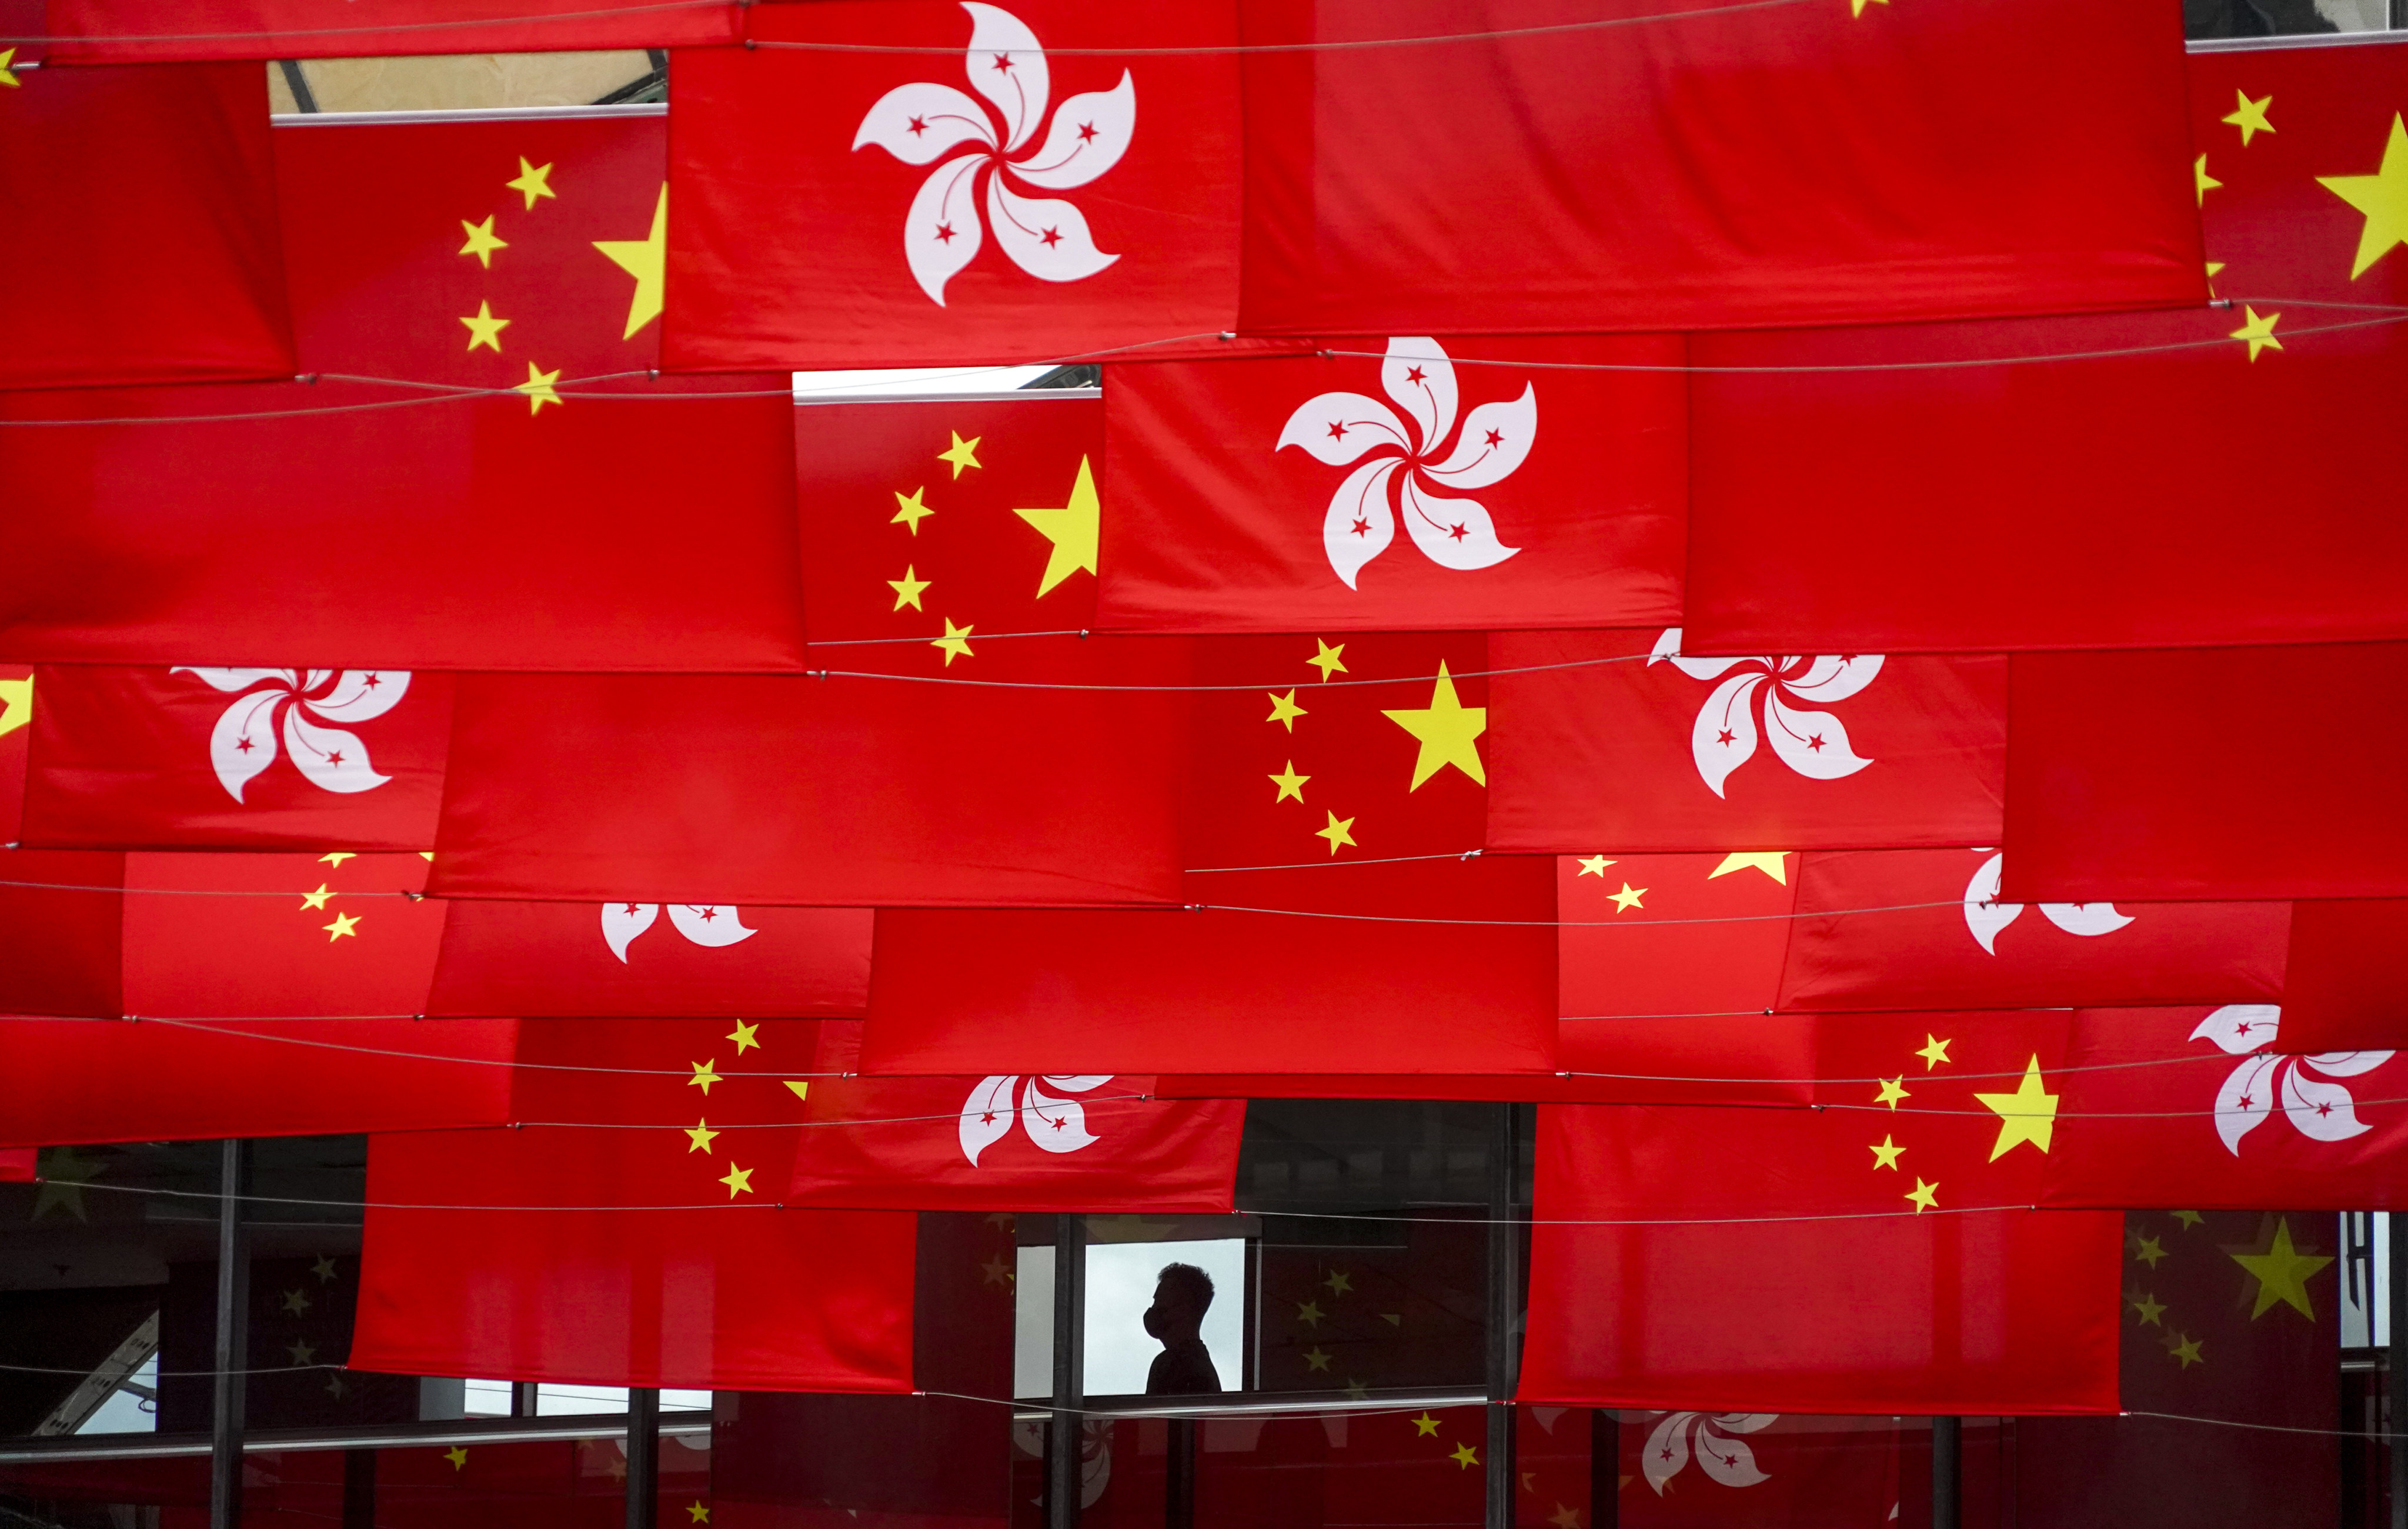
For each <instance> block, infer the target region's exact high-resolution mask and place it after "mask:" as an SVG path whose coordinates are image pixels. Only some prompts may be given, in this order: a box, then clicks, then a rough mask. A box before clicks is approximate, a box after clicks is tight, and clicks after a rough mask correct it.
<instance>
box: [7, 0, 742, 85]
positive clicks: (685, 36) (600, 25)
mask: <svg viewBox="0 0 2408 1529" xmlns="http://www.w3.org/2000/svg"><path fill="white" fill-rule="evenodd" d="M741 14H742V12H741V11H740V10H739V9H738V6H737V5H736V4H735V3H734V0H666V3H664V0H368V3H367V4H364V5H363V4H358V3H356V0H354V3H352V4H349V5H344V6H339V7H337V6H328V5H326V4H323V3H322V0H199V3H198V4H194V3H193V0H173V3H170V0H50V27H49V30H50V34H51V41H50V56H51V57H52V58H55V59H59V60H61V61H63V62H65V61H72V62H75V63H117V62H142V61H150V60H157V59H217V58H230V59H273V58H344V57H352V56H361V55H366V56H379V57H381V56H391V55H395V54H400V55H411V54H425V53H529V52H564V51H567V50H598V49H619V48H663V47H667V46H668V45H670V44H672V43H705V42H730V41H733V40H734V39H735V37H736V36H737V34H738V22H737V18H738V16H739V15H741ZM248 73H249V74H250V76H251V79H252V80H253V81H254V82H255V81H256V79H257V71H256V70H252V71H248Z"/></svg>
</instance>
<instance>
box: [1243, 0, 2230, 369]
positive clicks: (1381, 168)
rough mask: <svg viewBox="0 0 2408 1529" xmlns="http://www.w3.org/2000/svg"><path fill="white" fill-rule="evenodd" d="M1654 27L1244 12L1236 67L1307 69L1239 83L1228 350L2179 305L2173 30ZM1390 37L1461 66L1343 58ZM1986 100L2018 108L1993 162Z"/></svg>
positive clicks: (1992, 126) (1549, 16)
mask: <svg viewBox="0 0 2408 1529" xmlns="http://www.w3.org/2000/svg"><path fill="white" fill-rule="evenodd" d="M1667 8H1668V7H1665V6H1664V5H1662V4H1661V3H1660V0H1616V3H1615V4H1613V5H1608V6H1604V7H1598V6H1596V5H1580V6H1575V5H1570V4H1566V3H1563V0H1513V3H1508V4H1474V3H1471V0H1417V3H1414V4H1409V5H1398V4H1394V3H1392V0H1269V3H1262V4H1254V5H1250V6H1249V7H1247V14H1246V26H1247V30H1246V40H1247V41H1248V42H1249V43H1252V44H1256V45H1266V44H1268V45H1283V44H1286V45H1294V44H1305V45H1311V44H1323V45H1327V46H1326V50H1321V51H1310V50H1299V51H1294V52H1285V53H1266V54H1257V55H1254V56H1253V57H1251V58H1249V59H1248V61H1247V76H1246V85H1247V98H1246V106H1247V120H1246V125H1247V140H1248V142H1247V149H1248V164H1247V186H1246V193H1247V194H1246V273H1245V275H1246V284H1245V296H1244V307H1243V320H1244V322H1243V323H1242V325H1241V326H1240V327H1242V328H1245V329H1247V330H1250V331H1253V330H1262V331H1269V332H1285V333H1297V332H1302V333H1306V334H1326V333H1329V332H1331V331H1340V332H1350V331H1351V332H1363V331H1375V332H1384V333H1390V334H1394V333H1398V332H1405V333H1412V332H1415V331H1424V330H1427V329H1428V328H1430V327H1431V326H1432V324H1433V322H1434V321H1435V322H1440V323H1443V324H1445V325H1448V326H1450V327H1452V328H1454V329H1455V330H1457V331H1463V332H1471V333H1481V332H1497V331H1507V330H1525V331H1528V330H1537V331H1555V332H1560V331H1563V330H1567V329H1571V330H1580V329H1624V330H1670V329H1706V328H1719V327H1726V326H1729V325H1734V324H1785V323H1814V322H1825V323H1828V322H1847V321H1849V320H1865V321H1885V320H1897V319H1910V318H1930V317H1943V316H1958V315H1970V314H1986V313H2028V312H2050V311H2064V310H2067V309H2083V308H2101V307H2136V306H2146V305H2150V304H2157V303H2187V302H2196V301H2197V300H2198V298H2199V297H2200V267H2199V236H2198V224H2197V222H2196V218H2195V211H2194V207H2193V204H2192V201H2191V194H2190V185H2189V182H2188V179H2187V177H2186V173H2185V172H2186V168H2187V165H2188V164H2189V161H2190V157H2191V153H2192V150H2191V148H2190V141H2189V137H2188V136H2187V135H2186V133H2185V131H2184V128H2185V122H2184V118H2183V79H2182V72H2181V66H2180V62H2179V61H2180V59H2181V51H2180V50H2181V42H2180V38H2179V33H2180V30H2181V27H2180V18H2179V17H2178V16H2177V15H2176V14H2175V10H2174V7H2170V6H2131V7H2121V8H2119V9H2118V10H2117V12H2116V13H2115V14H2114V16H2113V17H2112V18H2109V17H2104V16H2102V15H2101V14H2100V12H2099V11H2098V10H2097V9H2096V7H2091V6H2087V5H2085V4H2083V3H2082V0H2042V3H2039V4H2036V5H2029V6H2024V7H2017V9H2016V10H2015V11H2014V13H2013V14H2012V15H2010V14H2007V13H2004V12H1996V13H1993V12H1978V13H1971V12H1962V11H1940V12H1933V11H1931V10H1928V9H1925V10H1920V11H1918V10H1914V9H1912V8H1909V9H1906V10H1900V9H1899V8H1898V7H1895V6H1891V7H1873V6H1870V5H1868V6H1866V7H1847V8H1843V7H1838V6H1821V5H1817V6H1792V7H1782V8H1779V9H1774V10H1751V11H1734V10H1730V9H1728V8H1727V7H1715V6H1711V5H1705V4H1699V5H1696V6H1689V7H1670V9H1671V11H1672V14H1671V15H1669V16H1668V15H1666V14H1665V12H1666V10H1667ZM1517 32H1519V33H1521V34H1522V35H1519V36H1516V35H1514V34H1515V33H1517ZM2077 32H2078V33H2079V34H2080V35H2082V36H2084V37H2085V38H2086V39H2089V40H2090V41H2091V42H2092V43H2094V44H2095V46H2085V48H2084V49H2083V50H2082V53H2083V56H2082V57H2081V58H2079V59H2070V58H2068V57H2066V56H2065V52H2064V50H2062V49H2060V48H2059V47H2057V41H2056V39H2057V38H2060V37H2063V36H2071V35H2074V34H2075V33H2077ZM1467 35H1469V36H1468V37H1467ZM1406 37H1427V38H1445V37H1467V40H1463V41H1457V42H1452V43H1450V44H1448V45H1447V46H1442V47H1390V48H1366V47H1360V46H1356V47H1351V48H1350V47H1347V46H1345V45H1346V44H1349V43H1356V44H1359V43H1361V42H1364V41H1367V40H1370V39H1383V38H1406ZM2008 99H2013V100H2016V101H2018V102H2020V103H2022V104H2023V105H2024V106H2025V107H2028V108H2029V111H2028V119H2029V121H2028V136H2018V137H2017V139H2016V140H2015V141H2014V144H2013V145H2012V146H2010V145H2009V144H2007V143H2006V142H2005V141H2003V140H2001V139H2000V137H1999V135H1998V132H1997V125H1998V124H1997V120H1996V117H1995V116H1994V109H1995V104H1996V103H1997V102H1999V101H2001V100H2008ZM1709 123H1711V124H1713V127H1712V129H1711V130H1708V129H1707V127H1706V126H1705V124H1709Z"/></svg>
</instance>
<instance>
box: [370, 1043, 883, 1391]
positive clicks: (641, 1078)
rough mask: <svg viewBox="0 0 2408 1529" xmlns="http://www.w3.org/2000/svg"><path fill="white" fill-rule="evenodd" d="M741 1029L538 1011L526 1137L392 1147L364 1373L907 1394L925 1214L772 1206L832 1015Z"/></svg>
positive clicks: (378, 1170) (375, 1232)
mask: <svg viewBox="0 0 2408 1529" xmlns="http://www.w3.org/2000/svg"><path fill="white" fill-rule="evenodd" d="M726 1023H727V1022H726V1021H725V1020H709V1021H704V1020H686V1021H679V1020H623V1021H595V1020H581V1021H574V1022H559V1021H533V1022H528V1023H527V1024H526V1025H525V1026H524V1027H523V1036H522V1040H521V1046H520V1051H519V1057H520V1063H521V1068H520V1072H519V1082H518V1087H517V1102H516V1107H515V1108H516V1113H517V1114H518V1116H519V1117H520V1119H522V1120H523V1121H526V1122H529V1123H528V1124H526V1125H525V1127H524V1128H523V1129H521V1130H510V1131H460V1132H412V1133H407V1134H402V1135H391V1136H376V1137H374V1138H372V1139H371V1141H370V1142H369V1146H368V1196H367V1197H368V1211H367V1226H366V1233H365V1240H364V1242H363V1244H362V1250H361V1257H360V1264H361V1290H360V1304H359V1327H358V1332H357V1335H356V1336H355V1338H354V1339H353V1343H352V1347H351V1365H352V1367H353V1368H356V1369H368V1370H386V1371H393V1372H397V1373H400V1374H406V1375H503V1376H509V1377H510V1378H512V1379H533V1380H566V1381H583V1382H590V1383H596V1384H602V1385H618V1386H695V1387H710V1388H717V1389H727V1390H734V1389H753V1390H771V1391H906V1390H909V1389H910V1385H911V1299H910V1291H911V1265H912V1230H913V1226H912V1223H913V1218H912V1217H910V1215H907V1214H891V1213H882V1212H875V1211H857V1210H806V1209H800V1208H793V1209H782V1210H781V1209H778V1208H776V1204H777V1196H778V1194H779V1192H780V1190H781V1186H783V1185H784V1183H785V1182H786V1179H787V1176H788V1174H789V1172H790V1171H791V1167H792V1163H793V1158H794V1150H795V1136H796V1131H795V1128H794V1127H795V1122H796V1121H797V1120H798V1119H799V1118H800V1116H801V1112H802V1102H801V1100H799V1099H798V1098H796V1089H790V1088H789V1087H788V1076H789V1075H788V1069H791V1074H792V1079H793V1081H794V1082H795V1083H796V1086H797V1088H798V1087H799V1085H800V1084H801V1083H802V1082H804V1081H807V1080H808V1079H807V1074H808V1070H809V1068H810V1065H811V1052H812V1049H813V1037H812V1035H811V1031H812V1028H813V1026H812V1024H811V1023H810V1022H778V1021H765V1022H760V1023H758V1024H742V1023H739V1024H738V1026H737V1027H736V1029H735V1030H733V1031H730V1032H723V1031H722V1029H721V1026H723V1025H724V1024H726ZM756 1051H757V1052H758V1053H759V1054H758V1055H751V1054H750V1053H753V1052H756ZM697 1058H699V1059H700V1060H696V1059H697ZM722 1061H724V1062H726V1063H727V1064H728V1066H727V1069H726V1071H725V1072H724V1073H723V1072H721V1071H719V1070H718V1068H719V1064H720V1063H721V1062H722ZM538 1063H540V1064H544V1065H540V1066H537V1065H531V1064H538ZM714 1090H717V1091H719V1092H716V1093H714V1092H713V1091H714ZM689 1119H692V1120H694V1121H695V1124H694V1125H693V1126H691V1127H689V1126H687V1125H686V1124H685V1123H684V1122H686V1121H687V1120H689Z"/></svg>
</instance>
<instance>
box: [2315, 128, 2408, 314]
mask: <svg viewBox="0 0 2408 1529" xmlns="http://www.w3.org/2000/svg"><path fill="white" fill-rule="evenodd" d="M2316 184H2317V185H2319V186H2322V187H2323V188H2324V189H2325V190H2327V191H2329V192H2330V193H2333V194H2334V195H2335V196H2338V197H2340V198H2341V199H2342V200H2343V201H2344V202H2347V203H2348V204H2349V205H2350V206H2351V207H2356V208H2358V211H2360V212H2362V213H2364V214H2366V226H2365V227H2364V228H2362V229H2360V230H2358V259H2357V260H2356V261H2354V262H2353V263H2352V264H2351V265H2350V267H2349V279H2351V280H2353V281H2355V280H2357V279H2358V278H2359V277H2361V276H2363V275H2365V274H2366V268H2367V267H2368V266H2370V265H2372V264H2374V263H2375V262H2376V261H2378V260H2381V259H2382V258H2383V257H2384V256H2386V255H2387V254H2389V253H2390V252H2391V247H2392V246H2393V245H2395V244H2408V127H2403V126H2401V121H2400V114H2399V113H2398V112H2396V111H2395V112H2393V113H2392V114H2391V136H2390V137H2389V138H2388V139H2386V141H2385V143H2384V145H2383V167H2382V168H2381V169H2379V170H2377V171H2375V172H2374V173H2373V174H2372V175H2320V176H2318V177H2316Z"/></svg>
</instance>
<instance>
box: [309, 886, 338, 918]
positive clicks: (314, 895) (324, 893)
mask: <svg viewBox="0 0 2408 1529" xmlns="http://www.w3.org/2000/svg"><path fill="white" fill-rule="evenodd" d="M333 895H335V894H334V893H333V892H331V891H329V890H328V888H327V886H326V883H324V882H323V881H321V882H319V883H318V890H317V891H315V892H305V893H302V894H301V909H302V911H304V912H307V911H308V909H310V908H313V907H314V908H318V909H320V910H321V911H322V910H323V909H324V908H325V907H326V899H327V898H329V897H332V896H333Z"/></svg>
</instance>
